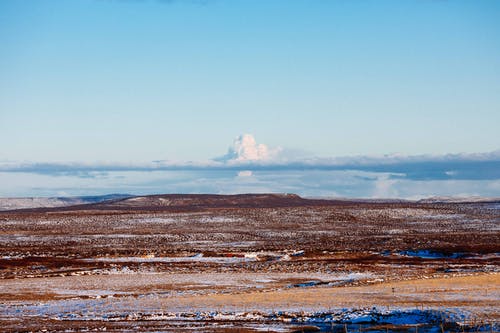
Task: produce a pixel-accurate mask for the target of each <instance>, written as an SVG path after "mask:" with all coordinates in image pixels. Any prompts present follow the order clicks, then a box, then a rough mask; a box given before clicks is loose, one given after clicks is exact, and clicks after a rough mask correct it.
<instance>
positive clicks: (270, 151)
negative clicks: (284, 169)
mask: <svg viewBox="0 0 500 333" xmlns="http://www.w3.org/2000/svg"><path fill="white" fill-rule="evenodd" d="M279 152H281V148H279V147H278V148H269V147H268V146H267V145H265V144H263V143H259V144H258V143H257V141H256V140H255V138H254V136H253V135H252V134H243V135H240V136H238V137H237V138H236V139H234V141H233V145H232V147H229V149H228V152H227V154H226V155H224V156H222V157H220V158H217V159H216V160H217V161H222V162H228V163H242V162H243V163H244V162H269V161H272V160H273V159H274V158H276V157H277V156H278V154H279Z"/></svg>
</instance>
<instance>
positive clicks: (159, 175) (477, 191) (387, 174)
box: [0, 134, 500, 198]
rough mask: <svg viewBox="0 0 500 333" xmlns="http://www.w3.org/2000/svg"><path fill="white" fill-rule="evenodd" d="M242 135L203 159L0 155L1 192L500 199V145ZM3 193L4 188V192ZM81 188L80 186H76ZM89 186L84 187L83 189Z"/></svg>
mask: <svg viewBox="0 0 500 333" xmlns="http://www.w3.org/2000/svg"><path fill="white" fill-rule="evenodd" d="M303 156H304V155H303V154H302V155H301V154H297V155H295V156H294V155H293V154H291V153H290V151H287V150H285V149H282V148H280V147H270V146H268V145H265V144H263V143H258V142H257V141H256V140H255V138H254V137H253V136H252V135H250V134H244V135H241V136H239V137H237V138H236V139H235V140H234V142H233V144H232V146H231V147H229V149H228V151H227V153H226V154H225V155H223V156H221V157H218V158H215V159H213V160H208V161H202V162H189V163H183V162H172V161H168V160H158V161H153V162H149V163H78V162H74V163H16V162H8V161H5V160H4V161H1V160H0V181H1V183H2V185H3V188H2V189H0V192H1V193H0V196H9V195H35V194H37V193H38V194H43V195H47V194H49V193H55V192H57V191H65V192H68V193H72V194H73V195H82V194H95V193H101V194H105V193H116V192H121V193H134V194H147V193H175V192H177V193H203V192H210V193H242V192H248V193H250V192H294V193H297V194H301V195H307V196H343V197H373V198H395V197H399V198H419V197H429V196H436V195H446V196H456V195H460V196H469V195H472V196H476V195H478V196H496V197H500V150H497V151H493V152H488V153H474V154H445V155H417V156H407V155H384V156H349V157H337V158H318V157H308V158H305V157H303ZM2 191H3V192H2ZM78 191H80V192H78ZM81 191H83V192H81Z"/></svg>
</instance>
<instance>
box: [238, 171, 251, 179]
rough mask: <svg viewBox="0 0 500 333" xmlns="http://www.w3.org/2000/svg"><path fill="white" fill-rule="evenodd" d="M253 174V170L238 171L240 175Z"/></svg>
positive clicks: (247, 175)
mask: <svg viewBox="0 0 500 333" xmlns="http://www.w3.org/2000/svg"><path fill="white" fill-rule="evenodd" d="M252 175H253V172H252V171H250V170H243V171H240V172H238V177H251V176H252Z"/></svg>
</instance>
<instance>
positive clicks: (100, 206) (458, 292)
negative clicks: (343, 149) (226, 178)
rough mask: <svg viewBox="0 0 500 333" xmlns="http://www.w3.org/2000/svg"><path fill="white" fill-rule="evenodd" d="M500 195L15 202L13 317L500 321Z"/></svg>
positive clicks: (3, 314)
mask: <svg viewBox="0 0 500 333" xmlns="http://www.w3.org/2000/svg"><path fill="white" fill-rule="evenodd" d="M499 231H500V205H499V203H498V202H495V201H490V202H434V201H432V202H405V201H401V202H398V201H395V202H381V201H378V202H371V201H366V200H365V201H347V200H343V201H340V200H308V199H304V198H301V197H298V196H296V195H293V194H283V195H278V194H257V195H234V196H221V195H155V196H144V197H130V198H118V199H112V200H108V201H103V202H98V203H92V204H78V205H76V206H69V207H44V208H30V209H23V210H15V211H5V212H0V287H1V288H0V326H1V327H3V329H4V330H5V331H25V330H26V331H32V330H33V331H36V330H40V331H41V330H49V331H51V330H52V331H63V330H84V329H88V330H107V331H124V330H130V331H151V330H155V331H192V330H193V329H194V330H195V331H206V332H238V331H239V332H256V331H262V330H264V331H270V332H272V331H276V332H292V331H297V332H301V331H307V330H309V331H314V330H321V331H325V332H336V331H342V332H345V331H346V330H347V331H352V330H364V331H373V332H378V331H380V332H386V331H389V330H391V331H393V330H394V331H396V330H397V331H405V330H407V331H411V332H414V331H415V329H416V328H417V329H418V330H420V331H432V332H434V331H435V332H441V331H444V330H446V331H460V332H461V331H465V330H471V331H476V330H487V331H492V330H495V329H497V328H498V326H497V323H498V319H499V305H500V302H499V301H498V300H499V299H500V292H499V281H500V279H499V275H498V270H499V264H500V260H499V259H500V257H499V252H500V251H499V249H500V244H499V239H500V237H499V236H500V232H499Z"/></svg>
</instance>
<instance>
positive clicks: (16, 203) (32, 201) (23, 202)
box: [0, 194, 130, 211]
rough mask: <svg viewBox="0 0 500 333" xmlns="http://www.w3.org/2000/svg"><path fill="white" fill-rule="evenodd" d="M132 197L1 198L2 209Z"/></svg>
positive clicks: (50, 206)
mask: <svg viewBox="0 0 500 333" xmlns="http://www.w3.org/2000/svg"><path fill="white" fill-rule="evenodd" d="M127 197H130V196H129V195H127V194H107V195H99V196H82V197H26V198H0V211H4V210H14V209H29V208H53V207H67V206H74V205H84V204H90V203H96V202H102V201H106V200H113V199H120V198H127Z"/></svg>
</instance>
